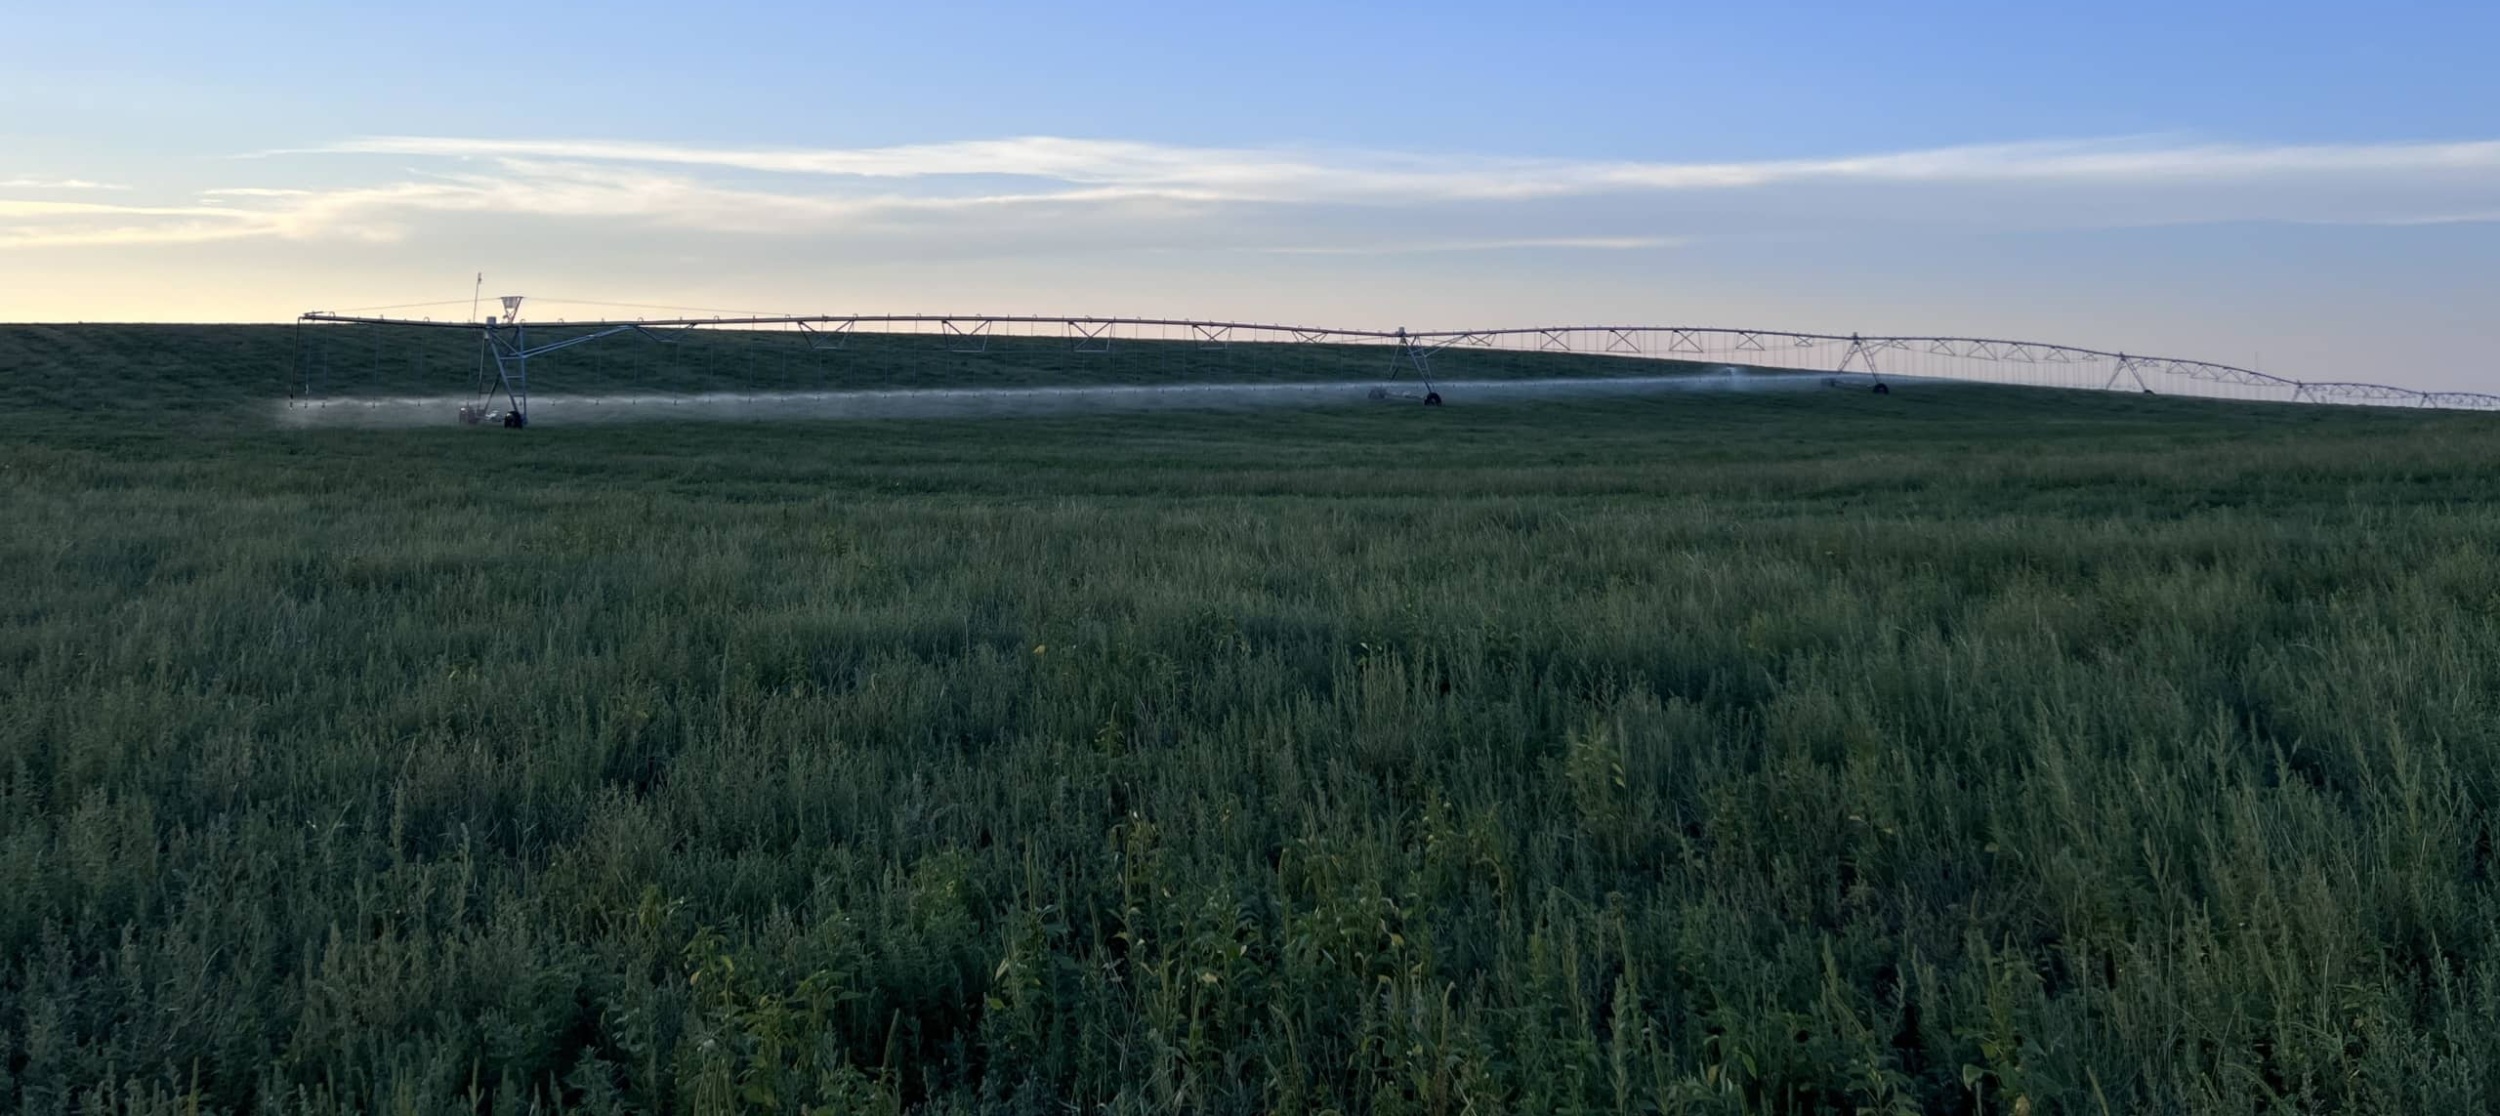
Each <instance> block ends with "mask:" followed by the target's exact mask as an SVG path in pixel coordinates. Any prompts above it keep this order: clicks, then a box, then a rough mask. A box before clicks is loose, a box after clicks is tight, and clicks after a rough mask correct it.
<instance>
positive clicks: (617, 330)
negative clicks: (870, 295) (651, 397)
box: [296, 298, 2500, 426]
mask: <svg viewBox="0 0 2500 1116" xmlns="http://www.w3.org/2000/svg"><path fill="white" fill-rule="evenodd" d="M518 302H519V299H517V298H515V299H510V300H508V301H507V309H508V310H509V309H513V308H517V304H518ZM350 326H369V327H376V328H377V330H378V329H380V328H383V327H388V328H393V329H414V330H428V331H432V330H459V331H470V332H472V333H474V334H476V336H477V339H478V352H479V356H478V358H477V362H476V366H475V370H476V376H477V382H476V384H475V386H476V388H477V390H478V394H479V397H480V403H479V406H478V407H477V408H476V409H475V410H476V414H477V415H478V416H486V417H496V418H500V420H501V421H502V422H503V423H504V424H505V425H512V426H518V425H524V424H526V422H527V421H528V413H529V390H530V384H529V364H530V362H531V361H532V360H533V359H538V358H543V357H546V356H549V355H552V354H554V353H556V352H559V351H562V350H565V349H570V348H574V347H576V346H583V345H587V344H590V343H591V342H595V341H600V340H603V339H608V338H616V337H633V338H638V339H640V340H641V341H644V342H650V343H656V344H661V345H675V344H679V343H680V342H681V341H682V340H684V339H687V338H689V337H693V336H697V335H703V334H715V335H717V334H737V335H741V336H748V337H753V336H758V335H768V334H769V335H779V338H780V339H781V340H784V341H787V342H793V343H796V344H797V345H799V346H800V347H802V348H803V349H804V350H805V351H808V352H813V353H819V354H824V353H843V352H855V351H858V350H860V349H861V348H863V347H864V345H865V343H867V342H870V341H873V340H889V341H893V340H909V339H913V338H917V339H919V342H918V343H919V344H922V345H927V346H932V347H934V348H936V349H939V350H942V351H945V352H951V353H956V354H965V355H967V356H977V355H979V354H985V353H993V352H996V351H999V350H1000V349H1001V348H1014V349H1017V350H1019V351H1023V352H1032V351H1034V349H1035V347H1036V346H1041V347H1044V348H1049V349H1058V350H1063V351H1065V352H1067V353H1071V354H1096V355H1107V354H1112V353H1115V352H1132V353H1133V352H1137V351H1140V350H1141V349H1152V350H1153V351H1159V352H1182V351H1196V352H1198V353H1221V352H1222V351H1225V350H1240V349H1245V348H1257V349H1260V350H1262V351H1273V350H1275V349H1279V348H1289V347H1294V346H1370V347H1376V348H1377V349H1378V350H1380V351H1381V352H1382V353H1383V354H1384V355H1385V357H1386V360H1385V361H1384V363H1385V365H1386V368H1385V375H1384V377H1383V379H1384V383H1383V386H1382V388H1381V389H1379V390H1376V391H1374V393H1373V395H1374V397H1375V398H1384V397H1390V396H1397V397H1402V398H1417V399H1421V400H1422V401H1424V402H1426V403H1439V402H1440V394H1439V386H1438V384H1437V383H1436V376H1437V375H1438V376H1440V377H1441V378H1444V379H1446V378H1447V377H1448V375H1450V374H1451V373H1452V372H1453V371H1454V372H1457V373H1459V374H1464V373H1465V371H1466V369H1467V366H1468V363H1469V360H1470V357H1471V355H1473V354H1497V353H1515V354H1554V353H1572V354H1585V355H1589V356H1598V357H1616V358H1629V359H1636V360H1638V359H1646V360H1657V361H1662V362H1676V363H1679V364H1687V365H1690V364H1715V365H1727V366H1735V367H1741V368H1751V369H1764V370H1774V371H1790V372H1819V373H1830V374H1832V376H1833V377H1834V379H1833V382H1834V383H1836V384H1855V385H1859V386H1865V387H1871V388H1873V389H1874V390H1877V391H1885V390H1889V383H1888V381H1890V380H1896V379H1931V380H1953V381H1966V382H1977V383H1997V384H2020V385H2031V386H2039V387H2060V388H2076V389H2089V390H2103V391H2128V392H2149V393H2155V394H2165V395H2188V396H2199V397H2213V398H2231V399H2250V400H2267V401H2275V402H2284V403H2319V404H2357V405H2371V406H2397V407H2430V408H2446V409H2463V410H2500V394H2491V393H2483V392H2457V391H2417V390H2414V389H2411V388H2403V387H2395V386H2392V385H2386V384H2374V383H2358V382H2348V381H2312V380H2297V379H2292V378H2289V377H2284V376H2277V375H2273V374H2271V373H2266V372H2259V371H2256V370H2253V369H2247V368H2240V367H2236V366H2233V365H2228V364H2219V363H2215V362H2212V361H2203V360H2190V359H2182V358H2176V357H2158V356H2144V355H2140V354H2135V353H2126V352H2117V351H2112V350H2107V349H2093V348H2084V347H2080V346H2074V345H2059V344H2049V343H2044V342H2037V341H2017V340H2008V339H2001V338H1984V337H1917V336H1878V335H1864V334H1856V333H1849V334H1841V333H1808V332H1796V331H1788V330H1762V329H1735V328H1728V327H1720V326H1609V325H1579V326H1539V327H1522V328H1507V329H1476V330H1424V331H1412V330H1407V329H1402V328H1401V329H1385V330H1384V329H1342V328H1333V327H1314V326H1296V325H1280V324H1274V323H1258V322H1228V321H1200V320H1195V319H1185V318H1125V317H1046V316H1025V315H981V314H948V315H933V314H842V315H830V314H823V315H758V316H740V317H729V316H714V317H701V318H695V317H685V318H636V319H631V320H625V319H602V320H592V321H557V322H541V323H535V324H529V323H522V322H519V321H516V320H505V321H502V322H498V321H497V320H496V319H494V318H489V319H487V321H486V323H485V324H484V325H480V324H477V323H473V322H435V321H425V320H416V319H408V318H390V317H368V316H356V315H351V314H334V313H326V312H319V311H316V312H312V313H307V314H304V315H303V316H301V317H300V318H298V319H297V338H298V341H297V346H296V351H297V373H298V376H297V379H298V381H299V383H300V385H301V395H300V396H299V398H300V399H302V400H305V401H308V402H309V401H318V400H320V399H322V398H324V397H325V393H324V390H323V388H324V385H325V384H328V383H333V382H335V380H336V377H335V376H333V375H331V373H332V372H334V371H335V358H334V356H333V355H332V354H333V353H334V352H335V351H337V350H338V349H339V348H341V347H335V346H330V345H327V344H324V343H323V336H322V335H323V334H324V333H325V331H329V330H335V329H337V328H340V327H350ZM533 328H535V329H536V330H538V332H539V334H540V336H541V337H542V338H545V339H544V340H541V341H538V342H536V343H533V342H532V340H531V338H530V331H531V330H532V329H533ZM1002 343H1003V344H1002ZM373 348H374V350H375V355H374V360H375V361H376V362H377V363H379V362H381V361H382V360H383V359H385V358H384V357H383V356H382V355H381V345H380V341H379V333H377V335H376V340H375V342H374V345H373ZM498 403H499V405H500V407H501V408H502V409H501V411H500V412H499V413H498V412H496V411H492V410H490V409H489V408H490V407H492V406H495V405H497V404H498ZM462 417H463V418H464V419H468V420H470V421H477V418H476V417H473V416H472V415H471V413H470V412H468V411H464V412H463V415H462Z"/></svg>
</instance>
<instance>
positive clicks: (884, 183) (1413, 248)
mask: <svg viewBox="0 0 2500 1116" xmlns="http://www.w3.org/2000/svg"><path fill="white" fill-rule="evenodd" d="M262 155H263V158H259V159H255V160H251V161H248V162H245V163H241V164H236V165H240V166H247V167H256V168H263V173H264V174H267V175H269V176H271V177H277V176H279V175H283V174H286V173H289V172H293V173H297V174H300V175H302V177H299V178H295V179H291V180H290V179H286V178H283V177H280V178H278V180H276V181H269V180H266V179H264V180H262V181H257V182H250V183H247V184H238V185H232V186H226V187H221V188H217V189H211V190H205V191H199V192H196V193H193V194H191V195H190V196H189V197H187V198H171V199H160V200H155V201H152V202H149V203H144V204H141V203H133V204H108V203H105V202H102V201H76V202H72V201H65V200H61V199H58V198H25V197H19V198H14V199H12V198H6V197H0V247H5V246H17V247H29V246H77V245H93V244H145V243H195V242H201V241H212V240H231V239H242V238H256V237H277V238H297V239H305V238H316V237H343V238H354V239H362V240H383V241H386V240H391V239H396V238H402V237H407V236H410V235H418V234H422V233H423V232H424V231H425V230H426V229H427V228H429V227H431V226H430V225H429V222H439V221H442V220H449V219H460V218H483V219H518V220H537V221H542V222H543V221H555V222H564V221H572V222H601V223H605V224H607V225H609V226H613V227H615V228H627V229H648V230H656V231H684V232H696V233H706V234H726V235H746V236H837V237H850V238H855V239H863V240H866V241H892V242H896V243H902V244H918V245H946V244H977V245H979V246H980V248H981V250H987V251H998V252H1014V251H1018V250H1026V249H1033V248H1034V247H1035V246H1037V245H1039V246H1064V245H1067V244H1069V243H1072V242H1077V241H1085V242H1089V243H1102V244H1108V245H1129V246H1156V247H1188V248H1209V247H1212V248H1233V249H1250V250H1255V251H1262V252H1272V253H1283V254H1322V255H1351V254H1387V253H1423V252H1458V251H1488V250H1506V249H1507V250H1535V249H1547V250H1581V251H1587V250H1627V249H1641V248H1657V247H1665V246H1669V245H1673V244H1677V243H1682V242H1684V241H1686V240H1689V239H1692V238H1696V237H1703V236H1764V235H1792V234H1796V233H1798V232H1799V231H1801V230H1816V231H1830V230H1833V229H1846V228H1850V227H1860V226H1866V225H1887V224H1889V225H1901V224H1911V225H1918V226H1921V227H1936V228H1946V229H1962V230H1978V231H1989V230H1997V229H2006V228H2075V227H2109V226H2120V225H2158V224H2175V223H2183V222H2200V221H2245V220H2259V221H2288V222H2303V223H2333V224H2378V225H2396V224H2415V223H2438V222H2450V221H2459V220H2480V219H2486V217H2485V216H2484V215H2489V214H2492V213H2494V212H2495V211H2500V141H2470V142H2455V143H2388V144H2361V145H2231V144H2210V143H2203V144H2199V143H2177V142H2169V143H2164V142H2157V141H2151V140H2143V139H2136V140H2102V141H2078V142H2042V143H2020V144H1997V145H1985V146H1964V147H1948V148H1937V149H1930V150H1919V151H1903V152H1892V153H1877V154H1868V155H1856V156H1846V157H1836V158H1824V159H1787V160H1764V161H1751V162H1685V163H1677V162H1655V161H1651V162H1643V161H1621V160H1617V161H1592V160H1566V159H1523V158H1505V157H1493V156H1479V155H1432V154H1413V153H1395V152H1372V151H1347V150H1326V149H1258V148H1224V147H1192V146H1174V145H1161V144H1148V143H1136V142H1127V141H1114V140H1089V139H1068V138H1059V137H1024V138H1014V139H1001V140H984V141H973V142H963V143H939V144H915V145H903V146H889V147H864V148H826V149H800V148H775V149H747V148H726V147H707V146H690V145H678V144H664V143H645V142H626V141H610V140H561V139H557V140H512V139H477V138H461V137H439V136H436V137H412V136H387V137H373V138H365V139H356V140H350V141H347V142H343V143H339V144H335V145H331V146H328V147H324V148H320V149H316V150H312V151H294V152H265V153H262ZM363 157H388V158H389V160H390V162H389V163H388V164H386V165H382V166H378V167H377V166H376V165H375V164H374V163H373V162H372V161H371V160H369V159H365V158H363ZM307 160H310V162H309V163H307V162H306V161H307ZM311 182H321V183H339V182H345V183H347V184H345V185H338V184H329V185H310V184H307V183H311ZM106 188H107V187H105V186H104V185H103V184H100V183H91V182H86V181H84V180H80V179H53V180H35V179H17V180H11V181H8V182H0V189H16V190H20V191H49V190H68V189H106ZM2461 215H2462V216H2461Z"/></svg>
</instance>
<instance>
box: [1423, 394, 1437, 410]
mask: <svg viewBox="0 0 2500 1116" xmlns="http://www.w3.org/2000/svg"><path fill="white" fill-rule="evenodd" d="M1440 405H1441V393H1440V392H1437V391H1427V392H1425V393H1424V406H1427V407H1438V406H1440Z"/></svg>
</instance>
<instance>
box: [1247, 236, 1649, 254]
mask: <svg viewBox="0 0 2500 1116" xmlns="http://www.w3.org/2000/svg"><path fill="white" fill-rule="evenodd" d="M1684 243H1686V241H1685V239H1684V238H1682V237H1672V236H1529V237H1513V238H1511V239H1508V240H1435V241H1420V242H1400V241H1391V242H1387V243H1363V244H1305V245H1294V246H1281V247H1280V246H1262V247H1260V248H1259V249H1258V250H1259V251H1261V252H1269V253H1273V254H1276V255H1283V256H1375V255H1406V254H1410V253H1427V252H1502V251H1518V250H1522V249H1543V248H1556V249H1577V250H1581V251H1591V252H1633V251H1641V250H1644V249H1654V248H1673V247H1676V246H1678V245H1681V244H1684Z"/></svg>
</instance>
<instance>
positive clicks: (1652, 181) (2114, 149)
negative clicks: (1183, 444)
mask: <svg viewBox="0 0 2500 1116" xmlns="http://www.w3.org/2000/svg"><path fill="white" fill-rule="evenodd" d="M322 150H325V151H328V152H333V153H362V154H388V155H402V156H411V155H413V156H427V157H438V158H442V157H449V158H484V159H525V158H538V159H560V160H572V161H587V162H600V163H626V164H631V163H640V164H650V165H677V166H691V167H704V168H711V169H716V170H739V171H753V172H765V173H775V174H801V175H817V176H830V177H840V178H854V179H927V178H941V177H967V176H997V177H1016V178H1033V179H1042V180H1048V181H1055V182H1061V183H1071V184H1087V185H1117V186H1122V187H1126V188H1130V189H1135V190H1141V191H1156V192H1166V193H1170V194H1172V195H1175V196H1179V197H1185V198H1190V199H1197V200H1224V201H1276V202H1327V201H1364V200H1409V201H1412V200H1494V201H1498V200H1523V199H1532V198H1545V197H1563V196H1571V195H1584V194H1600V193H1614V192H1639V191H1662V190H1727V189H1739V188H1744V187H1758V186H1771V185H1780V184H1785V183H1807V182H1870V183H1884V182H1899V183H2001V182H2074V183H2083V184H2098V185H2124V184H2128V183H2138V184H2162V183H2177V182H2194V181H2205V182H2228V181H2247V180H2252V179H2280V178H2284V177H2287V176H2297V175H2318V174H2326V175H2338V176H2348V175H2360V176H2372V177H2378V176H2388V175H2407V174H2423V173H2437V172H2463V173H2469V174H2486V175H2488V174H2494V173H2500V141H2475V142H2464V143H2391V144H2359V145H2308V146H2293V145H2273V146H2250V145H2228V144H2196V145H2175V144H2173V145H2161V144H2156V143H2149V142H2146V141H2142V140H2097V141H2071V142H2041V143H2016V144H1993V145H1977V146H1962V147H1946V148H1936V149H1931V150H1924V151H1906V152H1895V153H1888V154H1874V155H1860V156H1849V157H1842V158H1831V159H1786V160H1767V161H1755V162H1699V163H1669V162H1631V161H1580V160H1562V159H1516V158H1494V157H1484V156H1473V155H1415V154H1394V153H1381V152H1362V151H1325V150H1319V151H1304V150H1291V149H1253V148H1219V147H1186V146H1167V145H1158V144H1145V143H1133V142H1126V141H1116V140H1086V139H1066V138H1059V137H1049V136H1032V137H1024V138H1018V139H1004V140H980V141H972V142H964V143H941V144H913V145H904V146H894V147H872V148H837V149H813V150H811V149H790V148H783V149H746V148H719V147H701V146H685V145H674V144H661V143H635V142H619V141H602V140H496V139H460V138H450V137H423V136H385V137H374V138H366V139H359V140H353V141H349V142H346V143H342V144H338V145H335V146H333V147H329V148H325V149H322Z"/></svg>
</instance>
